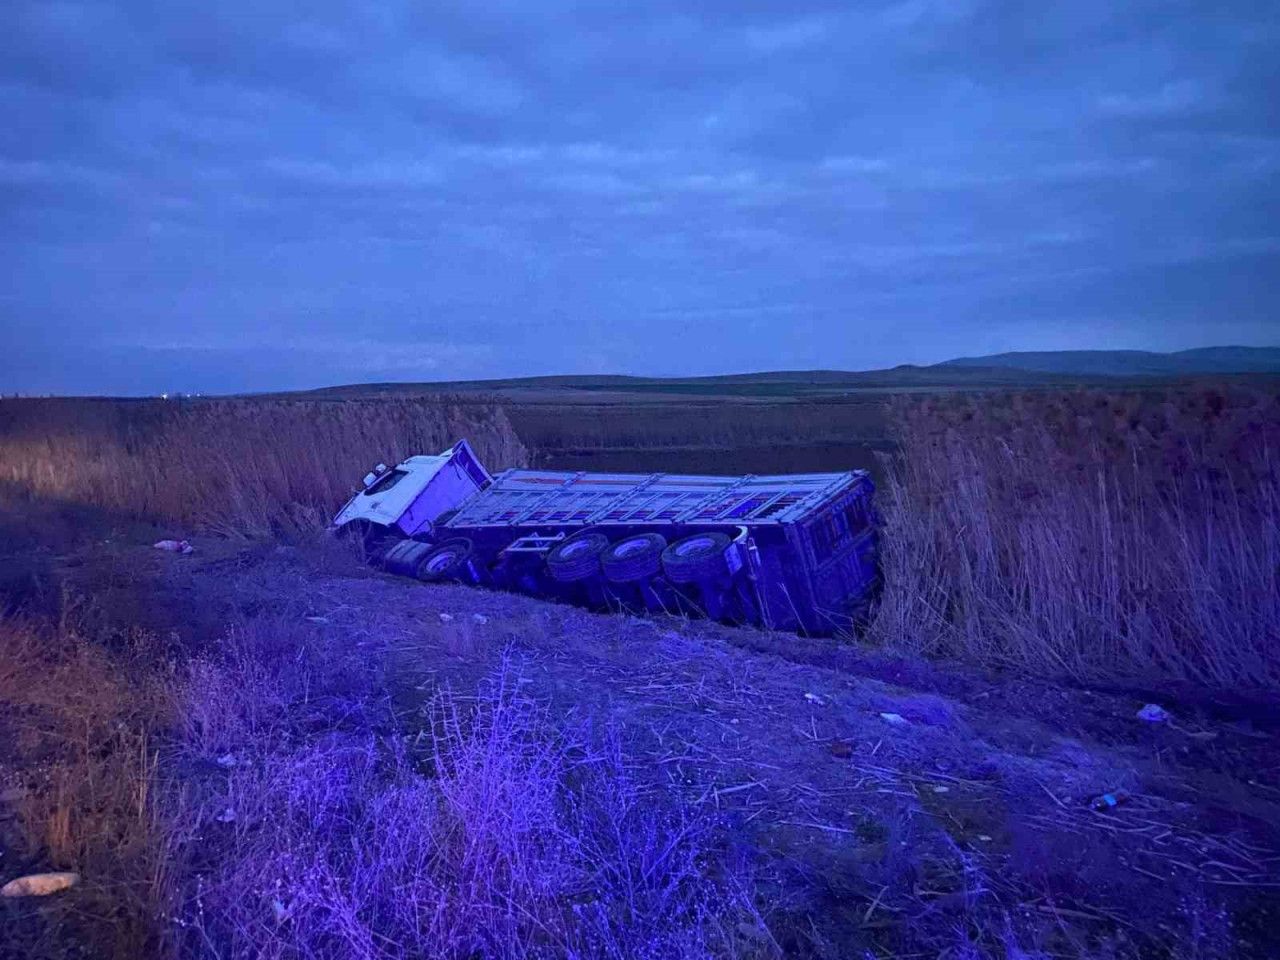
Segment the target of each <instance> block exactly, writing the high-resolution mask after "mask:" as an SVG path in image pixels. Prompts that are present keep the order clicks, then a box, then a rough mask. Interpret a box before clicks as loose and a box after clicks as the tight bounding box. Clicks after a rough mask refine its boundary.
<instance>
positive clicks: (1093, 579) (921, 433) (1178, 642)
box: [873, 389, 1280, 691]
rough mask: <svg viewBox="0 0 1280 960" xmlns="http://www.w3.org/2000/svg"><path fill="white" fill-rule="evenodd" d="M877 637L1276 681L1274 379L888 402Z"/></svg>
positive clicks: (928, 649)
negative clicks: (892, 425) (893, 436)
mask: <svg viewBox="0 0 1280 960" xmlns="http://www.w3.org/2000/svg"><path fill="white" fill-rule="evenodd" d="M894 416H895V418H896V420H897V423H898V425H899V429H900V441H901V456H900V457H899V458H897V459H896V460H895V461H894V463H893V465H892V468H891V471H890V479H889V482H888V483H887V484H886V486H885V488H884V489H882V491H881V495H880V506H881V510H882V512H883V513H884V515H885V517H886V525H887V530H886V535H885V537H884V538H883V544H884V548H883V549H884V564H885V579H886V583H887V590H886V594H885V597H884V602H883V604H882V607H881V610H880V613H879V617H878V619H877V622H876V624H875V627H874V630H873V636H874V637H875V638H876V639H877V640H878V641H879V642H881V643H883V644H885V645H888V646H892V647H896V648H900V649H906V650H910V651H913V652H918V653H924V654H928V655H931V656H944V657H961V658H965V659H970V660H974V661H977V662H980V663H985V664H993V665H999V666H1015V667H1017V668H1020V669H1023V670H1027V671H1032V672H1035V673H1040V674H1048V675H1069V676H1073V677H1077V678H1084V679H1089V680H1105V681H1128V680H1138V681H1159V680H1164V679H1173V680H1179V681H1188V682H1191V683H1194V684H1199V685H1204V686H1208V687H1213V688H1219V689H1222V688H1234V689H1241V688H1244V689H1246V690H1256V691H1275V690H1276V689H1277V688H1280V647H1277V646H1276V637H1277V636H1280V399H1278V398H1277V395H1276V393H1275V392H1274V391H1271V392H1267V391H1250V390H1245V389H1232V390H1219V389H1201V390H1195V391H1184V392H1181V393H1169V394H1156V393H1146V394H1129V395H1126V394H1103V393H1095V392H1082V393H1074V394H1039V395H1025V396H1013V397H1002V398H991V397H983V396H975V397H968V398H957V399H951V400H938V399H928V400H924V401H916V402H900V403H898V404H897V405H896V406H895V408H894Z"/></svg>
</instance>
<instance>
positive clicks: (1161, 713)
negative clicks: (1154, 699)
mask: <svg viewBox="0 0 1280 960" xmlns="http://www.w3.org/2000/svg"><path fill="white" fill-rule="evenodd" d="M1138 719H1139V720H1145V721H1147V723H1164V722H1165V721H1166V720H1169V719H1171V718H1170V715H1169V711H1168V710H1166V709H1165V708H1164V707H1162V706H1160V704H1158V703H1148V704H1147V705H1146V706H1145V707H1143V708H1142V709H1141V710H1139V711H1138Z"/></svg>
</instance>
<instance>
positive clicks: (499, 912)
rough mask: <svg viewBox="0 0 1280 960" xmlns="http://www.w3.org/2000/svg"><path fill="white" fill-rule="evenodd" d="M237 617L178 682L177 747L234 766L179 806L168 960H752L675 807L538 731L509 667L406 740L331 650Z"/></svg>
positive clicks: (534, 710) (621, 770) (354, 664)
mask: <svg viewBox="0 0 1280 960" xmlns="http://www.w3.org/2000/svg"><path fill="white" fill-rule="evenodd" d="M297 634H298V631H297V629H296V628H294V627H292V626H290V625H288V624H284V623H274V624H273V623H258V624H256V625H255V626H253V627H252V628H250V629H247V630H243V631H239V632H238V633H236V634H235V635H233V636H232V637H231V638H230V642H229V644H228V650H227V652H226V653H225V655H223V656H221V657H219V658H218V660H217V661H206V662H201V663H198V664H196V665H195V667H194V669H193V671H192V673H191V679H190V681H189V683H188V684H187V686H186V688H185V701H186V707H185V711H184V714H185V716H186V717H187V718H188V721H187V733H186V736H185V738H184V749H187V750H189V751H190V752H191V754H192V756H193V757H195V758H199V757H205V758H207V759H213V758H214V757H217V756H220V755H221V756H228V757H230V758H234V766H231V767H230V768H229V769H228V772H227V775H226V777H225V779H223V780H221V781H220V782H218V783H217V784H216V785H215V786H214V787H213V788H212V790H211V791H210V792H209V793H208V794H207V795H206V797H205V799H204V801H203V802H202V804H201V805H200V809H199V810H197V811H195V814H194V815H195V817H196V818H197V821H198V822H191V823H190V824H189V825H188V829H187V831H186V832H187V833H188V834H189V835H192V836H195V835H197V834H199V835H200V836H201V837H202V839H201V840H200V841H199V842H200V844H201V845H203V846H205V847H206V848H208V849H206V850H205V853H204V859H205V860H206V861H207V862H208V863H209V865H210V866H209V869H208V870H207V871H205V872H203V873H202V874H201V875H199V876H198V877H189V878H188V882H187V883H186V885H185V887H184V890H183V898H184V900H185V903H186V906H185V908H184V911H183V914H182V916H183V921H182V925H183V930H184V936H183V948H184V950H185V951H187V952H189V953H191V954H192V955H203V954H208V955H210V956H221V957H250V956H252V957H307V958H310V957H338V956H341V957H369V958H373V957H402V956H403V957H409V956H418V955H421V954H422V953H423V952H424V951H425V952H426V953H428V954H429V955H431V956H433V957H441V958H448V957H459V958H462V957H476V956H483V957H511V958H516V957H527V956H536V955H543V956H557V957H574V956H577V957H641V956H645V957H650V956H653V957H657V956H671V957H684V956H695V955H698V956H706V955H718V956H742V955H745V954H748V953H750V954H754V955H760V954H761V953H762V952H767V951H762V949H761V945H760V943H758V942H754V943H753V942H752V941H745V942H746V944H747V946H748V947H749V948H750V949H747V948H744V946H743V942H744V937H743V934H742V933H741V931H739V929H738V926H739V925H741V924H748V923H750V922H753V917H754V915H753V913H752V911H751V909H750V904H749V901H748V899H747V898H746V896H745V894H744V893H743V892H742V891H743V890H744V888H745V884H744V883H742V882H741V878H735V877H734V876H733V875H732V874H726V873H725V872H724V869H723V865H717V862H716V858H715V857H713V856H712V855H711V853H710V848H709V846H708V832H709V830H710V826H709V823H708V822H707V821H705V820H704V819H702V818H700V817H699V815H698V814H697V813H696V811H689V810H686V809H683V808H681V807H679V806H674V807H672V806H664V805H663V804H661V803H660V802H657V801H655V800H653V799H652V798H647V797H643V796H641V794H640V793H639V791H638V790H637V789H636V787H635V785H634V784H633V783H632V781H631V778H630V776H629V775H628V772H627V769H626V764H625V762H624V758H623V755H622V752H621V750H620V748H619V747H618V744H617V741H616V739H609V738H605V739H604V740H596V739H593V738H592V737H590V736H588V735H586V734H585V733H584V732H583V731H579V730H575V729H573V728H572V727H569V726H565V725H564V724H563V723H557V722H556V721H555V720H554V719H553V718H552V717H551V716H550V715H549V714H548V713H547V712H546V710H545V708H543V707H541V706H539V705H538V704H537V703H535V702H534V701H533V700H531V699H530V698H528V697H526V696H524V695H523V694H522V693H521V692H520V687H521V682H520V677H519V676H518V674H517V672H516V671H515V670H514V668H513V667H512V666H511V664H510V663H504V664H503V665H502V666H501V667H499V669H498V671H497V672H496V673H495V674H494V675H493V676H492V677H491V678H490V679H489V680H488V681H487V682H485V683H483V684H481V686H480V688H479V689H478V690H477V691H476V692H475V694H474V695H466V696H459V695H455V694H454V693H451V692H450V691H448V690H447V689H446V690H441V691H439V692H438V693H437V694H436V696H435V697H434V699H433V700H432V701H431V703H430V705H429V707H428V708H427V709H426V710H425V711H424V713H423V714H421V715H419V716H418V717H416V718H415V722H414V723H413V724H412V725H410V726H407V727H406V726H403V725H400V724H398V723H397V722H396V719H395V717H394V716H393V715H392V713H391V712H390V708H389V702H388V701H387V700H386V699H384V697H383V695H382V694H381V692H380V689H381V688H380V684H381V683H382V679H381V678H380V676H379V675H378V670H377V669H376V668H373V667H370V666H367V665H366V664H367V661H366V660H364V659H363V658H362V657H361V655H360V654H359V652H358V651H352V650H351V648H350V646H349V645H347V644H346V643H345V642H343V641H342V640H341V638H337V637H335V638H334V640H333V641H332V642H331V643H326V642H325V641H324V640H322V639H320V638H319V637H317V636H314V635H313V636H311V637H309V638H307V642H306V643H305V644H301V643H299V641H300V640H301V639H302V638H301V637H299V636H298V635H297Z"/></svg>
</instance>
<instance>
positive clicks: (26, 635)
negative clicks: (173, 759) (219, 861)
mask: <svg viewBox="0 0 1280 960" xmlns="http://www.w3.org/2000/svg"><path fill="white" fill-rule="evenodd" d="M112 646H113V647H114V649H111V650H108V649H105V648H104V647H103V646H101V645H99V644H98V643H96V642H91V641H90V640H88V639H86V638H85V637H83V636H81V635H80V634H79V633H78V632H77V631H76V630H74V629H65V625H64V629H55V628H53V627H52V626H49V625H42V624H37V623H34V622H27V621H21V620H3V621H0V740H3V741H4V743H5V747H4V748H0V770H3V769H4V768H6V767H7V768H9V771H10V773H9V778H8V779H9V782H10V784H12V785H11V786H9V789H10V790H12V791H14V795H15V796H18V797H19V798H20V799H19V800H18V802H17V807H18V813H19V815H20V822H21V826H22V828H23V829H22V836H23V837H24V838H25V840H26V847H25V849H23V850H22V851H21V855H22V857H23V858H24V861H25V862H28V863H30V864H31V865H33V866H36V867H38V868H41V869H50V868H52V869H65V870H75V871H79V872H80V873H81V874H82V875H83V876H84V878H85V879H84V884H83V888H82V890H81V891H80V893H79V894H78V899H77V901H76V903H75V905H74V906H72V905H69V904H67V903H66V901H65V900H58V899H54V900H52V901H49V902H48V903H42V904H39V905H37V906H36V907H35V908H33V909H32V910H30V911H29V912H27V913H25V914H24V913H23V912H21V911H19V912H18V913H17V914H10V916H9V921H10V922H11V923H13V929H12V930H11V931H10V935H11V936H13V937H15V938H19V937H22V936H23V933H24V930H26V929H28V928H29V929H31V930H36V929H38V928H39V927H41V926H46V925H48V924H50V923H52V924H55V925H60V926H62V927H63V928H64V929H67V930H68V931H69V936H70V937H71V938H72V939H74V940H76V941H78V942H81V943H92V944H94V945H95V948H96V949H97V950H99V951H100V952H101V953H102V954H103V955H107V956H119V957H125V956H145V955H148V954H150V953H151V952H152V951H154V950H156V949H158V948H159V947H160V945H161V943H162V942H163V940H164V935H163V929H162V925H161V924H160V923H159V922H158V919H157V918H158V917H159V916H160V915H161V914H162V913H164V911H165V909H166V908H167V906H168V904H169V896H170V894H171V892H172V889H173V886H172V884H173V876H172V871H173V870H174V869H175V867H176V866H177V864H176V863H175V862H174V861H173V860H172V859H171V850H170V847H169V839H170V834H171V831H170V824H169V823H168V822H167V821H166V819H165V818H164V817H163V816H162V815H161V814H160V810H159V806H158V805H157V798H156V796H155V794H154V790H155V783H156V765H157V746H158V743H160V742H163V739H164V735H165V733H166V732H167V730H168V729H169V728H170V727H171V725H172V722H173V718H174V709H175V701H174V697H173V695H172V691H171V689H170V687H169V686H168V685H167V684H166V682H165V660H164V656H163V653H162V652H161V651H159V650H158V648H157V647H156V645H155V644H154V643H153V641H151V640H150V639H149V638H148V637H146V636H145V635H141V634H132V635H128V636H123V637H117V638H113V641H112ZM6 866H7V869H8V870H13V869H15V868H16V867H18V866H19V864H18V863H15V862H12V860H7V861H6ZM40 911H46V912H44V914H43V918H42V921H43V922H42V923H40V924H33V923H32V922H31V921H33V920H35V919H37V918H36V917H34V916H33V915H32V914H35V913H38V912H40ZM24 921H25V922H26V926H25V927H24ZM0 925H2V924H0ZM4 940H5V938H3V937H0V946H3V943H4ZM22 949H23V950H24V955H26V956H43V955H45V950H46V949H49V950H50V955H54V956H61V955H62V954H61V952H60V951H59V950H57V949H52V948H51V945H50V944H49V943H48V942H46V941H45V940H44V939H43V938H41V937H39V936H33V937H32V938H31V939H30V940H29V941H28V942H26V943H24V944H23V948H22ZM0 952H3V951H0Z"/></svg>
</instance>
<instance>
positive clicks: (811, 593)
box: [333, 440, 879, 635]
mask: <svg viewBox="0 0 1280 960" xmlns="http://www.w3.org/2000/svg"><path fill="white" fill-rule="evenodd" d="M873 492H874V486H873V484H872V482H871V478H870V476H869V475H868V474H867V473H866V471H863V470H853V471H849V472H846V473H811V474H795V475H780V476H742V477H720V476H682V475H678V474H665V473H654V474H625V473H585V472H582V473H572V472H557V471H548V470H521V469H516V470H507V471H505V472H503V473H500V474H498V475H497V476H496V477H495V476H490V475H489V473H488V471H486V470H485V468H484V466H483V465H482V464H481V463H480V461H479V460H478V459H477V458H476V456H475V454H474V453H473V452H472V450H471V447H470V446H469V445H468V444H467V442H466V441H465V440H462V441H459V442H458V443H456V444H455V445H454V446H453V447H451V448H450V449H448V450H446V451H444V452H443V453H441V454H439V455H437V456H417V457H410V458H409V459H407V460H405V461H404V462H403V463H400V464H398V465H397V466H395V467H394V468H391V469H388V468H387V467H385V466H384V465H382V464H379V465H378V466H377V467H375V468H374V470H373V471H372V472H370V473H369V474H367V475H366V476H365V478H364V489H362V490H361V491H360V492H358V493H356V494H355V495H354V496H353V497H352V498H351V499H350V500H349V501H348V502H347V504H346V505H345V506H344V507H343V508H342V510H341V511H340V512H339V513H338V515H337V516H336V517H335V518H334V521H333V525H334V527H335V528H336V529H338V530H341V531H347V532H352V533H356V534H358V535H359V536H360V538H361V539H362V540H363V541H364V542H365V543H366V544H368V545H369V548H370V555H371V557H373V558H374V559H375V560H376V562H378V563H379V564H381V565H382V566H383V567H384V568H385V569H387V570H388V571H390V572H392V573H396V574H401V575H404V576H409V577H414V578H416V579H418V580H423V581H427V582H444V581H456V582H464V583H471V584H476V585H481V586H491V587H494V588H498V589H506V590H516V591H520V592H523V593H529V594H533V595H535V596H544V597H548V598H556V599H562V600H567V601H571V602H574V603H578V604H582V605H586V606H591V607H597V608H602V609H607V608H613V609H618V608H629V609H637V608H644V609H647V610H650V611H666V612H671V613H681V614H689V615H701V616H709V617H712V618H715V619H718V620H724V621H730V622H739V623H756V624H760V625H762V626H766V627H770V628H773V629H785V630H798V631H802V632H805V633H809V634H813V635H827V634H831V633H835V632H841V631H844V630H848V629H850V628H852V627H853V626H855V625H856V624H857V623H859V622H860V621H861V620H862V619H864V618H865V617H866V615H867V612H868V608H869V606H870V604H871V602H872V601H873V599H874V597H875V594H876V591H877V588H878V585H879V575H878V565H877V562H876V545H877V533H876V528H875V523H874V515H873V512H872V494H873Z"/></svg>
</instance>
